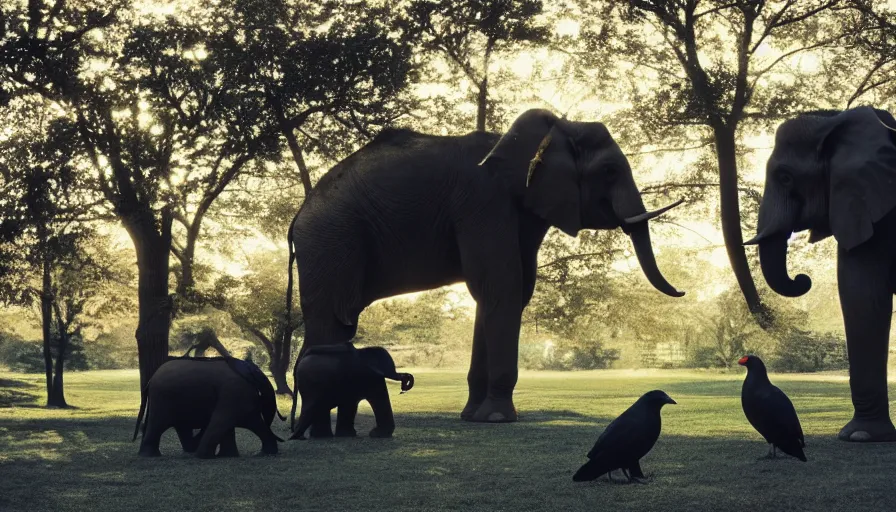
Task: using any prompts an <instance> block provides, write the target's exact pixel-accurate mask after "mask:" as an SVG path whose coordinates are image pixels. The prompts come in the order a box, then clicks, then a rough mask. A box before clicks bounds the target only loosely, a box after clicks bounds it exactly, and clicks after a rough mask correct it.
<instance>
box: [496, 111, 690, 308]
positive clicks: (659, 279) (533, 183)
mask: <svg viewBox="0 0 896 512" xmlns="http://www.w3.org/2000/svg"><path fill="white" fill-rule="evenodd" d="M480 165H483V166H486V167H487V168H488V169H489V170H490V171H491V172H494V173H495V174H496V175H499V176H502V177H503V178H504V180H505V181H506V182H507V183H508V185H509V187H510V189H511V191H512V193H513V194H514V195H515V196H516V197H518V198H519V199H520V200H521V202H522V204H523V206H524V207H525V208H526V209H528V210H529V211H531V212H532V213H533V214H535V215H537V216H538V217H540V218H542V219H544V220H545V221H547V222H548V223H549V224H551V225H552V226H556V227H557V228H559V229H560V230H562V231H563V232H564V233H566V234H568V235H570V236H576V234H577V233H578V232H579V230H581V229H615V228H617V227H618V228H622V230H623V231H624V232H625V233H626V234H628V235H629V236H630V237H631V239H632V244H633V245H634V248H635V254H636V255H637V256H638V262H639V263H640V265H641V268H642V270H643V271H644V274H645V275H646V276H647V279H648V281H650V284H652V285H653V286H654V287H655V288H656V289H657V290H659V291H661V292H663V293H665V294H667V295H671V296H673V297H681V296H682V295H684V292H680V291H678V290H676V289H675V288H674V287H673V286H672V285H670V284H669V283H668V282H667V281H666V279H665V278H664V277H663V275H662V273H660V271H659V268H658V267H657V264H656V259H655V257H654V254H653V248H652V247H651V243H650V232H649V231H648V228H647V221H648V220H650V219H652V218H654V217H656V216H658V215H660V214H662V213H663V212H665V211H666V210H668V209H670V208H672V207H674V206H677V205H678V204H680V201H679V202H678V203H675V204H673V205H670V206H667V207H665V208H662V209H660V210H656V211H654V212H648V211H647V210H646V209H645V208H644V202H643V201H642V200H641V193H640V192H639V191H638V187H637V185H635V180H634V178H633V176H632V169H631V166H630V165H629V163H628V159H627V158H626V157H625V155H624V154H623V153H622V150H621V149H620V148H619V145H618V144H616V142H615V141H614V140H613V137H612V136H610V132H609V131H608V130H607V128H606V127H605V126H604V125H603V124H601V123H580V122H573V121H568V120H566V119H561V118H558V117H557V116H555V115H554V114H552V113H551V112H548V111H546V110H529V111H527V112H524V113H523V114H522V115H520V116H519V117H518V118H517V119H516V121H514V123H513V125H512V126H511V127H510V129H509V130H508V131H507V133H505V134H504V136H503V137H501V139H500V140H499V141H498V143H497V144H496V145H495V147H494V148H492V150H491V152H489V154H488V155H486V157H485V158H484V159H483V161H482V163H481V164H480Z"/></svg>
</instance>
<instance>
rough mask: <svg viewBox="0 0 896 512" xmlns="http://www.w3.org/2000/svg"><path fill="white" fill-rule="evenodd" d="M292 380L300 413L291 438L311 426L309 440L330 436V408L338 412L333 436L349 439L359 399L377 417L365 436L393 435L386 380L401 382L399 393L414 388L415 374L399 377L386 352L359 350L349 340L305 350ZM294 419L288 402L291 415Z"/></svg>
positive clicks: (400, 375)
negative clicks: (298, 395) (298, 396)
mask: <svg viewBox="0 0 896 512" xmlns="http://www.w3.org/2000/svg"><path fill="white" fill-rule="evenodd" d="M294 377H295V382H296V391H297V394H300V395H301V396H302V410H301V414H300V415H299V424H298V426H297V427H296V428H295V430H294V431H293V433H292V437H290V439H304V438H305V437H304V434H305V430H306V429H307V428H308V427H312V431H313V433H312V436H313V437H331V436H332V435H333V431H332V430H331V429H330V410H331V409H333V408H337V412H336V436H337V437H354V436H355V435H356V434H357V432H356V431H355V416H356V415H357V414H358V403H359V402H360V401H361V400H367V402H368V403H369V404H370V408H371V409H373V415H374V418H376V426H375V427H374V428H373V430H371V431H370V437H392V433H393V432H394V431H395V418H394V417H393V416H392V403H391V401H390V400H389V389H388V388H387V387H386V379H391V380H397V381H400V382H401V392H402V393H404V392H406V391H409V390H410V389H411V388H413V387H414V376H413V375H411V374H410V373H398V372H397V371H396V369H395V361H393V360H392V356H391V355H390V354H389V352H388V351H387V350H386V349H384V348H383V347H365V348H361V349H358V348H355V346H354V345H352V344H351V343H348V342H345V343H336V344H330V345H318V346H315V347H310V348H309V349H308V350H306V351H305V353H304V355H303V356H302V359H301V361H299V362H298V364H296V367H295V376H294ZM295 415H296V409H295V402H293V409H292V415H291V417H292V418H295Z"/></svg>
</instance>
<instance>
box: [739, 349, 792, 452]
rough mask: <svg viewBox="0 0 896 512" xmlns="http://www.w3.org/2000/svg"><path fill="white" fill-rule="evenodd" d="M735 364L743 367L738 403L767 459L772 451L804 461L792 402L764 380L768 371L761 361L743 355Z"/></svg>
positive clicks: (766, 379)
mask: <svg viewBox="0 0 896 512" xmlns="http://www.w3.org/2000/svg"><path fill="white" fill-rule="evenodd" d="M737 364H740V365H743V366H746V367H747V378H746V379H744V386H743V388H741V394H740V402H741V405H743V408H744V414H746V415H747V420H749V421H750V425H753V428H755V429H756V430H757V431H758V432H759V433H760V434H762V437H764V438H765V441H766V442H767V443H768V444H769V445H770V446H769V450H768V455H767V457H768V458H774V457H775V456H776V455H777V451H776V448H780V449H781V451H782V452H784V453H786V454H787V455H791V456H793V457H796V458H798V459H800V460H801V461H803V462H806V454H805V453H803V448H804V447H805V446H806V440H805V439H804V438H803V427H802V426H800V419H799V418H798V417H797V415H796V410H795V409H794V408H793V403H791V402H790V399H789V398H787V395H785V394H784V392H783V391H781V390H780V389H778V387H777V386H775V385H774V384H772V383H771V381H769V380H768V372H766V371H765V364H764V363H763V362H762V359H759V358H758V357H756V356H744V357H742V358H740V360H739V361H738V362H737Z"/></svg>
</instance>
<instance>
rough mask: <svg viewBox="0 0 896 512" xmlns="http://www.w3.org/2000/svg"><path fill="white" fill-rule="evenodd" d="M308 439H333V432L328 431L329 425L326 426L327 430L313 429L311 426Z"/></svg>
mask: <svg viewBox="0 0 896 512" xmlns="http://www.w3.org/2000/svg"><path fill="white" fill-rule="evenodd" d="M308 437H310V438H311V439H330V438H332V437H333V431H332V430H330V427H329V425H327V428H322V427H318V428H315V427H314V426H313V425H312V426H311V432H310V435H309V436H308Z"/></svg>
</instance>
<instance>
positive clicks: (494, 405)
mask: <svg viewBox="0 0 896 512" xmlns="http://www.w3.org/2000/svg"><path fill="white" fill-rule="evenodd" d="M517 419H519V415H518V414H517V412H516V407H514V406H513V400H510V399H507V400H497V399H493V398H486V399H485V401H484V402H482V405H480V406H479V408H478V409H476V413H475V414H473V416H472V417H471V418H470V419H469V420H467V421H475V422H482V423H512V422H514V421H516V420H517Z"/></svg>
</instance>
